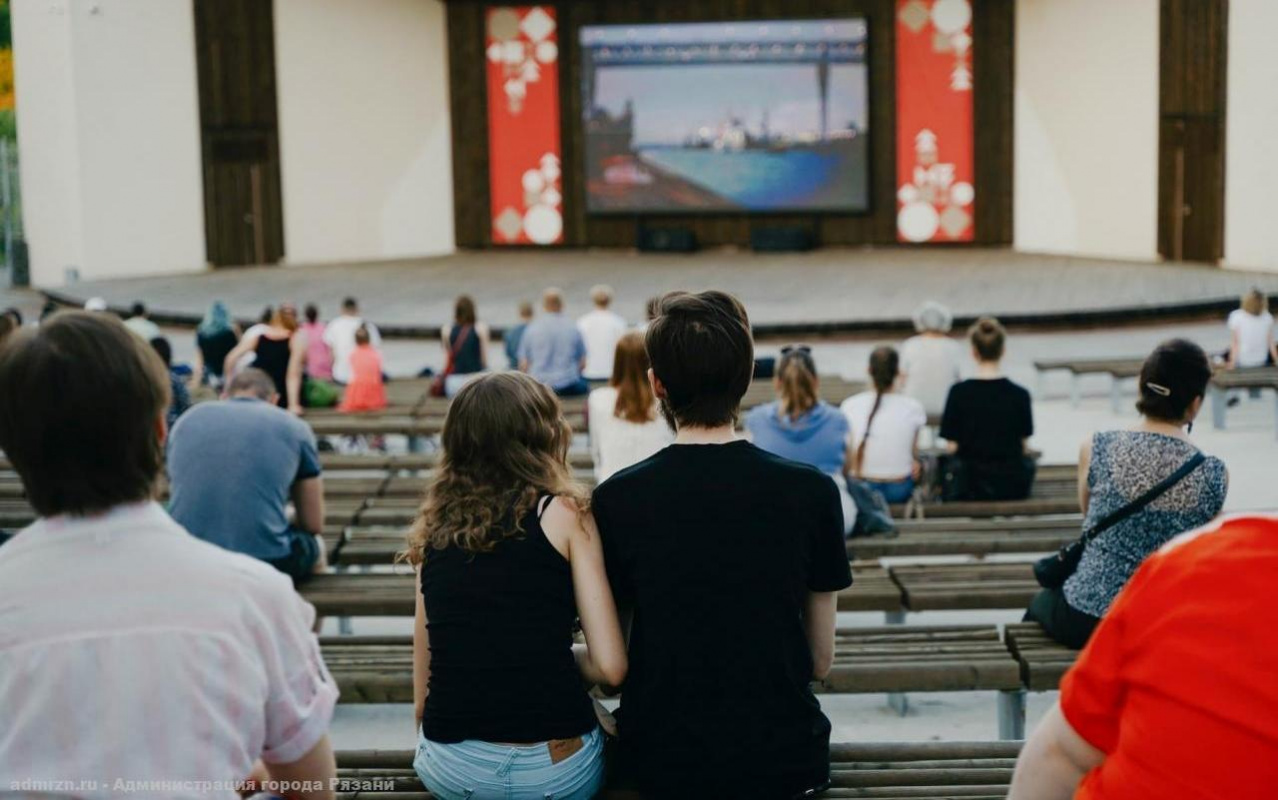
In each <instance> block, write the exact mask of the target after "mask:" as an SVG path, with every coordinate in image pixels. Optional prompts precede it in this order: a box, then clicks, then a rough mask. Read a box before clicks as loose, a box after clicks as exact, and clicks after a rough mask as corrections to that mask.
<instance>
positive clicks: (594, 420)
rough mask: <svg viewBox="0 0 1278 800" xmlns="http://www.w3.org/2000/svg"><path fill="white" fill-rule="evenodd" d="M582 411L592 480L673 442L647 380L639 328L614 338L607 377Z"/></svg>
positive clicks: (645, 362)
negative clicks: (592, 464) (586, 424)
mask: <svg viewBox="0 0 1278 800" xmlns="http://www.w3.org/2000/svg"><path fill="white" fill-rule="evenodd" d="M586 416H587V419H588V420H589V422H590V452H591V454H592V455H593V456H594V460H595V481H596V482H598V483H603V482H604V481H606V480H608V478H610V477H612V475H613V473H615V472H618V471H619V470H623V469H625V468H626V467H629V466H631V465H632V464H638V463H639V462H640V461H643V460H644V459H646V458H648V457H649V456H651V455H652V454H653V453H656V452H657V451H658V450H661V449H662V448H663V447H665V446H666V445H668V444H670V443H671V442H673V441H674V432H673V431H672V430H670V426H669V425H667V424H666V422H665V420H663V419H662V418H661V415H660V414H659V413H658V410H657V399H656V397H655V396H654V395H653V393H652V386H651V385H650V384H649V383H648V352H647V350H645V349H644V344H643V334H642V333H639V332H637V331H631V332H630V333H627V334H626V335H625V336H622V337H621V339H620V340H619V341H618V342H617V353H616V356H615V357H614V358H613V361H612V379H611V380H610V381H609V382H608V385H607V386H602V387H600V388H598V389H595V390H594V391H593V392H591V393H590V398H589V400H588V401H587V415H586Z"/></svg>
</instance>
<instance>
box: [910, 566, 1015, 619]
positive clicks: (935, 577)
mask: <svg viewBox="0 0 1278 800" xmlns="http://www.w3.org/2000/svg"><path fill="white" fill-rule="evenodd" d="M889 574H890V575H891V577H892V580H893V582H895V583H896V585H897V586H898V587H900V589H901V606H902V608H904V609H906V610H908V611H957V610H972V609H1002V608H1025V607H1027V606H1028V605H1029V601H1030V600H1031V599H1033V597H1034V595H1035V594H1037V593H1038V590H1039V588H1040V587H1039V585H1038V582H1037V581H1035V580H1034V571H1033V564H1031V563H1030V562H1010V563H996V562H984V563H971V564H898V565H896V566H893V567H891V568H890V569H889Z"/></svg>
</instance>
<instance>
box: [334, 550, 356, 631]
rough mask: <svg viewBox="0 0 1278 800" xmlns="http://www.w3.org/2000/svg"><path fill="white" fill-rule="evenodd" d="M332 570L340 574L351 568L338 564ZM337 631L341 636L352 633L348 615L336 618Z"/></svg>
mask: <svg viewBox="0 0 1278 800" xmlns="http://www.w3.org/2000/svg"><path fill="white" fill-rule="evenodd" d="M333 571H334V572H336V573H339V574H341V573H346V572H350V571H351V568H350V566H349V565H347V564H338V565H337V566H335V567H333ZM337 632H338V633H339V634H341V635H342V636H350V635H351V634H352V633H354V630H353V628H352V626H351V618H350V617H338V618H337Z"/></svg>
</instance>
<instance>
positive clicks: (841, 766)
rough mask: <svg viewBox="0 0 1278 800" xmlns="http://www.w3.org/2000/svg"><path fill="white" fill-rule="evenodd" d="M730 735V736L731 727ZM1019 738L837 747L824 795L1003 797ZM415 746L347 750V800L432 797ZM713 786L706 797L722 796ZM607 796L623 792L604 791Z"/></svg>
mask: <svg viewBox="0 0 1278 800" xmlns="http://www.w3.org/2000/svg"><path fill="white" fill-rule="evenodd" d="M724 735H731V732H730V731H725V733H724ZM1020 748H1021V743H1020V742H1011V741H1004V742H906V743H899V744H898V743H888V742H873V743H864V744H862V743H856V744H831V745H830V778H831V787H830V789H829V790H828V791H827V792H825V794H823V795H822V797H829V798H838V797H858V798H863V799H864V800H889V798H903V797H927V798H935V799H936V800H940V799H941V798H946V799H954V800H957V798H963V800H1003V799H1004V798H1006V797H1007V792H1008V788H1009V786H1010V784H1011V782H1012V772H1013V769H1014V768H1015V766H1016V757H1017V755H1018V754H1019V753H1020ZM414 755H415V752H414V751H413V750H359V751H349V750H347V751H340V752H338V754H337V770H338V786H337V797H338V798H340V800H356V798H359V799H360V800H428V798H430V796H431V795H430V794H429V793H428V792H427V791H426V789H425V788H424V787H423V786H422V784H421V781H420V780H418V778H417V773H416V772H414V771H413V756H414ZM715 796H717V795H716V794H715V793H714V789H713V787H709V788H708V789H707V792H706V797H707V798H709V797H715ZM600 797H601V798H602V799H603V800H608V798H610V797H611V798H614V800H615V799H616V798H618V797H621V795H616V794H613V793H610V792H608V791H606V790H605V791H604V792H603V793H602V794H601V795H600Z"/></svg>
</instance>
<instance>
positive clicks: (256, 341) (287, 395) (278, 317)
mask: <svg viewBox="0 0 1278 800" xmlns="http://www.w3.org/2000/svg"><path fill="white" fill-rule="evenodd" d="M256 327H257V326H255V328H256ZM306 349H307V343H306V333H305V332H304V331H302V330H301V325H300V324H299V323H298V319H297V307H296V306H294V305H293V304H292V303H281V304H280V305H279V307H278V308H276V309H275V312H274V314H273V315H272V316H271V321H270V323H269V324H267V325H264V326H261V327H260V328H258V329H257V330H253V329H250V330H249V332H248V333H246V334H244V338H243V339H240V343H239V344H237V345H236V346H235V348H234V349H233V350H231V352H229V353H227V354H226V358H225V360H224V361H223V365H222V372H223V374H224V375H228V376H229V375H231V374H232V373H233V372H234V370H235V366H236V364H238V363H239V360H240V358H241V357H242V356H244V355H247V354H248V353H253V354H254V358H253V366H254V367H256V368H257V369H260V370H262V371H263V372H265V373H266V374H267V375H270V376H271V380H273V381H275V393H276V395H277V399H276V403H277V405H279V407H280V408H286V409H288V410H289V411H290V412H291V413H293V414H297V415H300V414H301V413H302V380H303V378H304V377H305V370H306ZM348 366H349V365H348Z"/></svg>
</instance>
